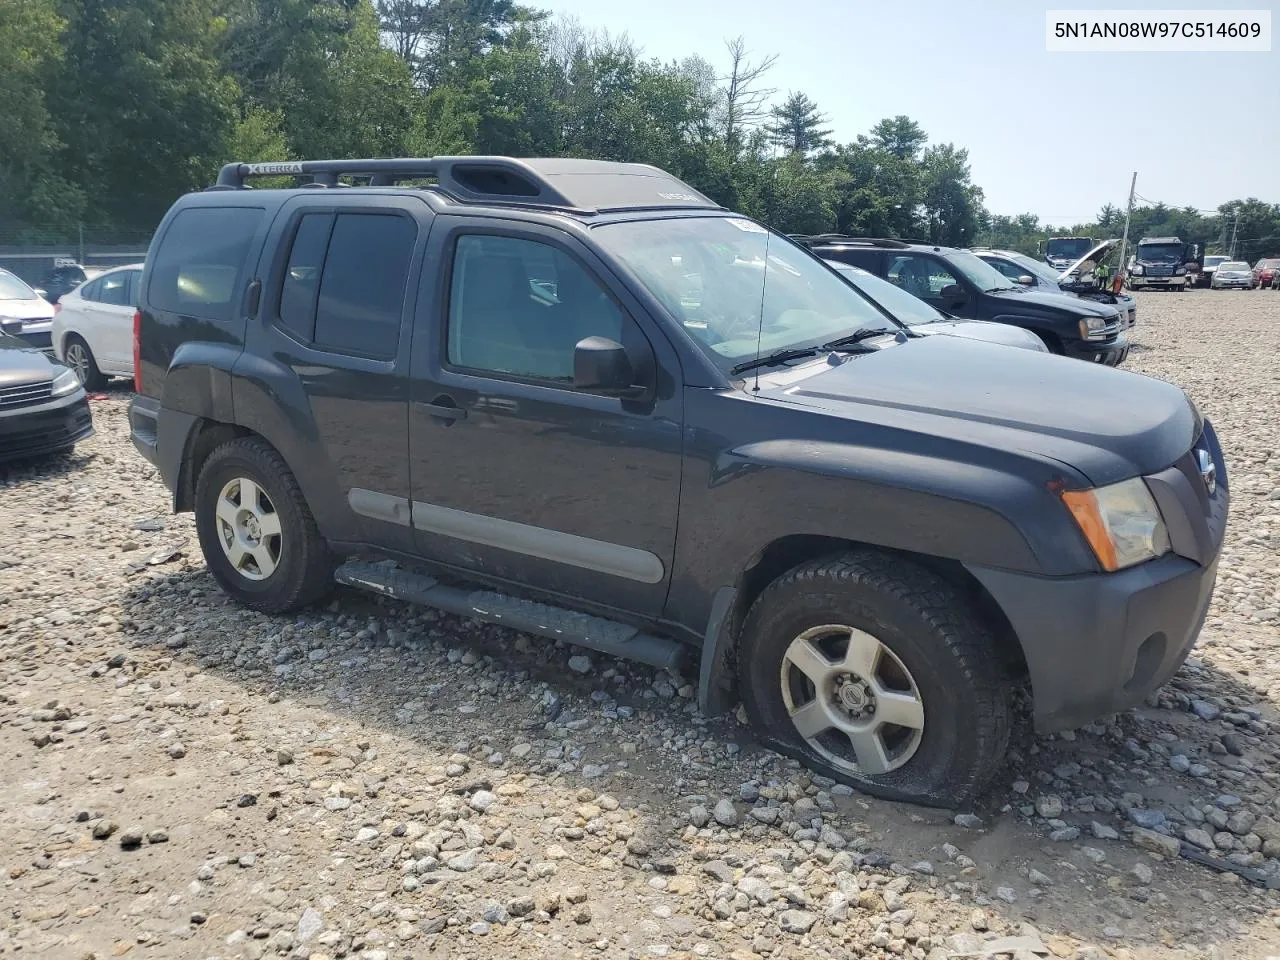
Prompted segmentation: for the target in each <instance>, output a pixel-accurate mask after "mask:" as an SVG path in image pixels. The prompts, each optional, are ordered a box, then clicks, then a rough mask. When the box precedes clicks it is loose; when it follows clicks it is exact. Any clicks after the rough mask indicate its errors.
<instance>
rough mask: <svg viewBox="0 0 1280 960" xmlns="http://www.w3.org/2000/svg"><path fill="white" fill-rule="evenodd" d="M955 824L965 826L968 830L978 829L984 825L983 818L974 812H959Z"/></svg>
mask: <svg viewBox="0 0 1280 960" xmlns="http://www.w3.org/2000/svg"><path fill="white" fill-rule="evenodd" d="M955 825H956V826H957V827H964V828H966V829H968V830H976V829H978V828H979V827H981V826H982V818H981V817H979V816H977V815H976V814H972V813H957V814H956V816H955Z"/></svg>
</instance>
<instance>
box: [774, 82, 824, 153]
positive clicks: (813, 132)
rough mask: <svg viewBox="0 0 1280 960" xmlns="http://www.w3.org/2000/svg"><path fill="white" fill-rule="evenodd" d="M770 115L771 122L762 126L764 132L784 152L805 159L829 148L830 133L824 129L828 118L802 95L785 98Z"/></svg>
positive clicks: (797, 94)
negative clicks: (805, 156)
mask: <svg viewBox="0 0 1280 960" xmlns="http://www.w3.org/2000/svg"><path fill="white" fill-rule="evenodd" d="M769 113H770V115H771V116H772V118H773V119H772V121H771V122H769V123H768V124H766V125H765V132H767V133H768V134H769V140H770V141H771V142H772V143H774V144H776V145H777V146H779V147H782V148H783V149H784V150H788V151H790V152H791V153H798V154H800V155H801V156H804V155H807V154H810V153H814V152H815V151H818V150H823V149H826V148H827V147H829V146H831V130H830V129H829V128H824V127H823V124H824V123H826V119H827V118H826V117H825V116H823V114H822V113H821V112H819V110H818V105H817V104H816V103H814V102H813V101H812V100H810V99H809V98H808V97H807V96H805V95H804V94H803V93H790V94H788V95H787V99H786V100H784V101H783V102H782V103H781V104H778V105H776V106H773V107H771V108H770V109H769Z"/></svg>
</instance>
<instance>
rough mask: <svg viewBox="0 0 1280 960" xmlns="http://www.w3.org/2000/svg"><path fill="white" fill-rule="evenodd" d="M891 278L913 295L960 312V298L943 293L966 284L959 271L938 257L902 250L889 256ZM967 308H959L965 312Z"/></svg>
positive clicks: (942, 307)
mask: <svg viewBox="0 0 1280 960" xmlns="http://www.w3.org/2000/svg"><path fill="white" fill-rule="evenodd" d="M888 278H889V281H890V282H891V283H896V284H897V285H898V286H900V287H901V288H902V289H903V290H905V291H907V293H909V294H911V295H912V296H913V297H919V298H920V299H921V300H923V301H925V302H926V303H928V304H929V305H930V306H932V307H934V308H935V309H937V310H942V311H944V312H947V313H952V314H956V313H957V304H956V301H955V300H954V299H953V300H950V301H948V300H947V298H945V297H943V296H942V291H943V290H945V289H946V288H947V287H954V286H960V288H961V289H962V290H963V289H964V287H963V285H962V284H961V282H960V280H959V279H958V278H957V277H956V271H955V270H953V269H951V268H950V267H948V266H947V265H946V264H944V263H943V262H942V261H941V260H940V259H938V258H937V257H932V256H929V255H928V254H922V253H898V254H892V255H891V256H890V257H889V270H888ZM964 314H965V311H963V310H961V311H959V315H961V316H963V315H964Z"/></svg>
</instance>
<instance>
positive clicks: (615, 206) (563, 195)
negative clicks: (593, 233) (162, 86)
mask: <svg viewBox="0 0 1280 960" xmlns="http://www.w3.org/2000/svg"><path fill="white" fill-rule="evenodd" d="M279 176H291V177H297V178H299V180H305V182H299V183H298V184H296V186H297V187H313V188H314V187H321V188H323V187H339V186H352V184H350V183H348V182H344V178H346V180H361V181H365V183H364V184H363V186H367V187H393V186H395V185H396V184H398V183H403V182H405V181H414V180H417V181H421V180H434V181H435V183H434V184H433V185H432V186H430V187H426V188H425V189H430V190H435V191H437V192H439V193H442V194H444V195H446V196H448V197H450V198H452V199H453V200H456V201H458V202H460V203H476V204H500V205H518V206H528V207H549V208H554V209H560V210H568V211H572V212H575V213H581V214H592V213H608V212H616V211H621V210H648V209H666V208H673V209H688V208H695V209H704V210H721V209H723V208H722V207H720V206H719V205H718V204H717V203H716V202H715V201H713V200H711V199H710V198H708V197H705V196H703V195H702V194H701V193H699V192H698V191H697V190H695V189H693V188H692V187H691V186H689V185H688V184H687V183H684V182H683V181H681V180H678V179H676V178H675V177H673V176H671V174H669V173H666V172H665V171H663V170H659V169H658V168H657V167H651V166H648V165H647V164H641V163H612V162H609V161H604V160H576V159H566V158H549V159H529V160H522V159H515V158H513V157H411V158H403V159H376V160H375V159H368V160H301V161H296V162H289V163H228V164H227V165H226V166H224V167H223V168H222V170H221V172H220V173H219V174H218V182H217V183H216V184H215V185H214V186H212V187H210V188H209V189H211V190H240V189H244V188H246V187H247V186H248V184H247V183H246V181H247V180H250V179H253V178H255V177H279Z"/></svg>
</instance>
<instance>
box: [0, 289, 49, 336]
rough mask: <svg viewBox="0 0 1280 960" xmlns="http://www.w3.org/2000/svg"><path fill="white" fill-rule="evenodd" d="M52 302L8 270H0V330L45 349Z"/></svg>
mask: <svg viewBox="0 0 1280 960" xmlns="http://www.w3.org/2000/svg"><path fill="white" fill-rule="evenodd" d="M52 320H53V304H51V303H49V301H48V300H45V299H44V297H42V296H40V294H39V293H37V292H36V291H35V290H34V289H33V288H32V287H30V286H28V285H27V284H26V283H24V282H23V281H22V280H21V279H20V278H18V277H17V276H16V275H14V274H12V273H10V272H9V271H8V270H3V269H0V333H7V334H9V335H10V336H14V337H19V338H20V339H22V340H25V341H26V342H27V343H29V344H31V345H32V346H33V347H40V348H41V349H43V350H46V351H47V350H48V349H49V330H50V325H51V322H52Z"/></svg>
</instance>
